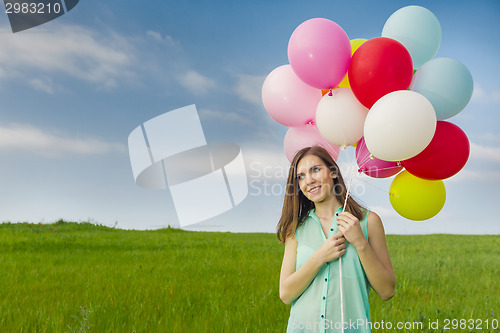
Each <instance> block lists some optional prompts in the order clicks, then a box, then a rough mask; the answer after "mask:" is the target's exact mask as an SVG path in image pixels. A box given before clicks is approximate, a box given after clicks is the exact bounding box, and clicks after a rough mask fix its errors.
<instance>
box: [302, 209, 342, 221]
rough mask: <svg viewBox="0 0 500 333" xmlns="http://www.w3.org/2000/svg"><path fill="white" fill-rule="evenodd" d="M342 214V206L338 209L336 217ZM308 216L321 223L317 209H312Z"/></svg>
mask: <svg viewBox="0 0 500 333" xmlns="http://www.w3.org/2000/svg"><path fill="white" fill-rule="evenodd" d="M340 212H342V206H340V207H339V208H337V210H336V211H335V216H337V215H338V214H339V213H340ZM307 214H308V216H309V217H312V218H313V219H315V220H317V221H319V217H318V215H316V208H312V209H311V210H310V211H309V212H308V213H307Z"/></svg>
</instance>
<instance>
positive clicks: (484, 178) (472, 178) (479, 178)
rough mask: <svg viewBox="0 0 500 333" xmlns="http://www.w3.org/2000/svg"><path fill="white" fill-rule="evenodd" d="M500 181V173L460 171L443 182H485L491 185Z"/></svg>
mask: <svg viewBox="0 0 500 333" xmlns="http://www.w3.org/2000/svg"><path fill="white" fill-rule="evenodd" d="M499 180H500V171H491V170H490V171H477V170H470V169H465V168H464V169H462V170H460V172H459V173H457V174H456V175H454V176H453V177H450V178H448V179H445V182H453V183H458V182H466V181H469V182H486V183H491V182H495V181H499Z"/></svg>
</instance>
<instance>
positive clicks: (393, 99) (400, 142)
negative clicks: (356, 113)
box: [364, 90, 437, 161]
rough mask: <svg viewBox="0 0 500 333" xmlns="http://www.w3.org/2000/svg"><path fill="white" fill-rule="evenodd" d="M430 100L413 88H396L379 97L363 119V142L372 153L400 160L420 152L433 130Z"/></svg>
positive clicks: (391, 159) (390, 159) (383, 158)
mask: <svg viewBox="0 0 500 333" xmlns="http://www.w3.org/2000/svg"><path fill="white" fill-rule="evenodd" d="M436 121H437V120H436V113H435V112H434V108H433V107H432V104H431V102H429V100H428V99H427V98H425V97H424V96H422V95H421V94H419V93H416V92H414V91H409V90H398V91H393V92H391V93H389V94H387V95H385V96H383V97H381V98H380V99H379V100H378V101H377V102H375V104H373V106H372V107H371V109H370V112H368V116H367V117H366V121H365V127H364V132H365V142H366V146H367V147H368V150H369V151H370V152H371V153H372V154H373V156H375V157H377V158H379V159H381V160H385V161H402V160H406V159H408V158H410V157H413V156H415V155H417V154H418V153H420V152H421V151H422V150H424V149H425V147H427V145H428V144H429V143H430V142H431V140H432V137H433V136H434V132H435V131H436Z"/></svg>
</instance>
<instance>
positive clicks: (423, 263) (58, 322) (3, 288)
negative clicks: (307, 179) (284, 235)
mask: <svg viewBox="0 0 500 333" xmlns="http://www.w3.org/2000/svg"><path fill="white" fill-rule="evenodd" d="M387 241H388V246H389V251H390V254H391V259H392V262H393V266H394V269H395V273H396V278H397V287H396V294H395V296H394V298H393V299H392V300H390V301H388V302H383V301H381V300H380V299H379V298H378V296H377V295H376V294H375V293H374V292H372V293H371V294H370V302H371V303H370V304H371V313H372V322H373V323H374V325H376V323H378V327H380V329H378V330H375V329H374V330H373V331H375V332H377V331H378V332H385V331H387V332H388V331H391V332H392V331H400V332H404V331H407V332H422V331H425V332H450V331H451V332H454V331H463V332H476V331H479V329H478V327H479V326H478V325H481V328H482V329H481V330H480V331H481V332H497V330H496V329H494V328H492V327H495V325H497V326H496V327H499V326H498V325H499V323H498V318H499V315H500V294H499V289H500V288H499V287H500V286H499V281H500V269H499V258H500V236H499V235H484V236H475V235H474V236H466V235H419V236H397V235H389V236H387ZM282 255H283V246H282V245H281V244H280V243H279V242H278V241H277V239H276V237H275V236H274V235H272V234H265V233H218V232H192V231H183V230H178V229H172V228H168V229H162V230H155V231H133V230H119V229H113V228H108V227H104V226H96V225H93V224H90V223H80V224H78V223H68V222H64V221H59V222H57V223H55V224H46V225H43V224H28V223H19V224H10V223H4V224H0V268H1V274H0V328H1V331H2V332H134V331H135V332H137V333H138V332H284V331H285V328H286V323H287V320H288V315H289V310H290V306H287V305H285V304H283V303H282V302H281V301H280V299H279V296H278V285H279V272H280V267H281V260H282ZM454 320H455V321H454ZM461 320H462V321H461ZM382 321H383V324H382ZM414 321H415V322H419V323H422V327H418V324H411V323H412V322H414ZM436 321H438V329H434V328H429V325H430V323H434V322H436ZM398 322H401V323H403V325H402V326H403V327H404V326H406V327H407V329H401V330H397V329H396V325H397V323H398ZM447 322H448V328H449V330H444V328H445V325H446V324H447ZM389 324H390V325H391V326H392V329H388V325H389ZM410 325H417V326H413V327H411V326H410ZM400 326H401V325H400ZM375 327H376V326H375ZM434 327H436V326H435V325H434ZM461 327H462V328H464V329H463V330H461V329H460V328H461ZM454 328H456V329H454Z"/></svg>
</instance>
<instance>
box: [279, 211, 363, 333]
mask: <svg viewBox="0 0 500 333" xmlns="http://www.w3.org/2000/svg"><path fill="white" fill-rule="evenodd" d="M341 211H342V207H340V208H339V209H338V210H337V211H336V213H335V218H334V220H333V221H332V224H331V227H330V230H329V233H328V237H330V236H332V235H334V234H336V233H337V232H338V231H339V230H338V226H337V216H338V214H339V213H340V212H341ZM367 218H368V211H366V213H365V215H364V217H363V219H362V220H361V221H360V225H361V229H362V230H363V234H364V235H365V237H366V239H367V240H368V229H367ZM295 236H296V239H297V260H296V267H295V268H296V270H297V269H299V268H300V267H301V266H302V265H303V264H304V263H305V262H306V261H307V259H309V257H310V256H311V255H312V254H313V253H314V252H316V250H318V249H319V248H320V246H321V245H322V244H323V242H324V241H325V240H326V237H325V234H324V232H323V229H322V227H321V222H320V220H319V218H318V216H317V215H316V213H315V211H314V209H312V210H311V211H309V213H308V216H307V217H306V220H305V221H304V223H303V224H302V225H301V226H300V227H299V228H297V231H296V233H295ZM339 277H340V274H339V260H338V259H336V260H333V261H330V262H328V263H325V264H324V265H323V266H322V267H321V268H320V270H319V271H318V273H317V274H316V276H315V277H314V279H313V280H312V282H311V284H310V285H309V286H308V287H307V289H306V290H305V291H304V292H303V293H302V294H301V295H300V296H299V297H298V298H296V299H295V300H294V301H293V303H292V308H291V310H290V318H289V320H288V327H287V332H289V333H299V332H315V333H316V332H318V333H319V332H321V333H326V332H328V333H331V332H342V326H341V325H342V324H341V322H342V319H341V318H342V317H341V311H340V279H339ZM342 277H343V278H342V284H343V303H344V304H343V309H344V333H348V332H349V333H354V332H356V333H366V332H370V327H371V322H370V307H369V305H368V293H369V291H370V284H369V282H368V279H367V277H366V274H365V271H364V269H363V266H362V265H361V262H360V260H359V256H358V252H357V251H356V248H355V247H354V246H353V245H352V244H350V243H347V247H346V252H345V253H344V255H343V256H342Z"/></svg>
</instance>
